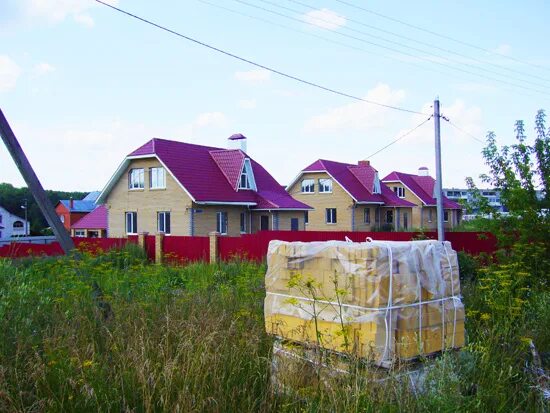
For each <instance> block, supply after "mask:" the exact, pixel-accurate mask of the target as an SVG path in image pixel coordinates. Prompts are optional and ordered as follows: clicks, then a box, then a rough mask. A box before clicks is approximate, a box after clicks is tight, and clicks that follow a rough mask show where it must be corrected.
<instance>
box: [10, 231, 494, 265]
mask: <svg viewBox="0 0 550 413" xmlns="http://www.w3.org/2000/svg"><path fill="white" fill-rule="evenodd" d="M420 235H423V236H425V237H427V238H432V239H435V238H436V237H437V234H436V233H435V232H427V233H423V234H421V233H417V232H340V231H338V232H336V231H330V232H329V231H260V232H258V233H256V234H247V235H242V236H240V237H220V238H219V240H218V248H219V255H220V258H221V259H222V260H228V259H231V258H233V257H236V256H238V257H242V258H247V259H251V260H255V261H261V260H263V259H264V258H265V256H266V254H267V247H268V245H269V241H271V240H282V241H306V242H307V241H328V240H341V241H343V240H345V239H346V237H347V238H349V239H350V240H352V241H354V242H363V241H365V240H366V238H367V237H370V238H372V239H374V240H384V241H410V240H412V239H418V238H419V236H420ZM445 237H446V239H447V240H448V241H450V242H451V243H452V246H453V248H454V249H455V250H457V251H465V252H467V253H470V254H473V255H478V254H480V253H487V254H492V253H494V252H495V251H496V248H497V242H496V238H495V237H494V235H492V234H490V233H482V232H449V233H446V234H445ZM74 241H75V244H76V246H77V248H79V249H81V250H85V251H90V252H93V253H97V252H100V251H106V250H109V249H111V248H115V247H121V246H123V245H125V244H126V243H127V242H132V243H136V242H137V237H135V236H134V237H130V238H128V239H125V238H75V239H74ZM162 249H163V254H164V256H165V258H166V260H167V261H169V262H179V263H183V262H187V261H201V260H204V261H207V260H208V258H209V254H210V242H209V239H208V237H179V236H166V237H164V240H163V248H162ZM145 251H146V253H147V256H148V257H149V259H150V260H154V259H155V236H154V235H148V236H146V237H145ZM62 253H63V252H62V250H61V248H60V247H59V244H57V243H52V244H48V245H38V244H18V243H13V244H10V245H6V246H4V247H0V257H12V258H18V257H25V256H36V255H38V256H39V255H60V254H62Z"/></svg>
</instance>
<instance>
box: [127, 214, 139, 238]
mask: <svg viewBox="0 0 550 413" xmlns="http://www.w3.org/2000/svg"><path fill="white" fill-rule="evenodd" d="M126 233H127V234H137V212H126Z"/></svg>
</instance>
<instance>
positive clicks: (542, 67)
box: [335, 0, 550, 71]
mask: <svg viewBox="0 0 550 413" xmlns="http://www.w3.org/2000/svg"><path fill="white" fill-rule="evenodd" d="M335 1H337V2H338V3H341V4H345V5H346V6H349V7H352V8H354V9H357V10H361V11H364V12H366V13H369V14H372V15H375V16H378V17H381V18H383V19H386V20H389V21H392V22H395V23H399V24H402V25H404V26H407V27H410V28H413V29H415V30H419V31H422V32H424V33H428V34H431V35H432V36H437V37H440V38H442V39H446V40H450V41H452V42H455V43H458V44H461V45H463V46H467V47H470V48H473V49H477V50H480V51H482V52H485V53H490V54H492V55H495V56H499V57H502V58H505V59H508V60H513V61H514V62H517V63H521V64H523V65H528V66H532V67H536V68H539V69H543V70H548V71H550V68H548V67H546V66H542V65H538V64H536V63H531V62H526V61H524V60H521V59H517V58H515V57H513V56H508V55H505V54H502V53H498V52H495V51H494V50H490V49H486V48H484V47H481V46H477V45H475V44H472V43H468V42H465V41H463V40H459V39H455V38H454V37H451V36H447V35H445V34H441V33H437V32H435V31H433V30H429V29H426V28H424V27H420V26H416V25H414V24H411V23H407V22H405V21H403V20H399V19H396V18H394V17H391V16H388V15H385V14H382V13H379V12H376V11H374V10H370V9H367V8H366V7H362V6H358V5H356V4H353V3H350V2H348V1H345V0H335Z"/></svg>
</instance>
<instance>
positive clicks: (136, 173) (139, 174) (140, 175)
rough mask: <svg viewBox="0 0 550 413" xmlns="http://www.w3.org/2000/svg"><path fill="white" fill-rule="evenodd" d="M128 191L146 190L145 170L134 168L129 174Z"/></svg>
mask: <svg viewBox="0 0 550 413" xmlns="http://www.w3.org/2000/svg"><path fill="white" fill-rule="evenodd" d="M128 189H129V190H131V191H132V190H134V191H135V190H141V189H145V171H144V169H143V168H133V169H130V171H129V172H128Z"/></svg>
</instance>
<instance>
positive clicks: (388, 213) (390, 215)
mask: <svg viewBox="0 0 550 413" xmlns="http://www.w3.org/2000/svg"><path fill="white" fill-rule="evenodd" d="M386 223H387V224H393V211H386Z"/></svg>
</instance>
